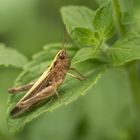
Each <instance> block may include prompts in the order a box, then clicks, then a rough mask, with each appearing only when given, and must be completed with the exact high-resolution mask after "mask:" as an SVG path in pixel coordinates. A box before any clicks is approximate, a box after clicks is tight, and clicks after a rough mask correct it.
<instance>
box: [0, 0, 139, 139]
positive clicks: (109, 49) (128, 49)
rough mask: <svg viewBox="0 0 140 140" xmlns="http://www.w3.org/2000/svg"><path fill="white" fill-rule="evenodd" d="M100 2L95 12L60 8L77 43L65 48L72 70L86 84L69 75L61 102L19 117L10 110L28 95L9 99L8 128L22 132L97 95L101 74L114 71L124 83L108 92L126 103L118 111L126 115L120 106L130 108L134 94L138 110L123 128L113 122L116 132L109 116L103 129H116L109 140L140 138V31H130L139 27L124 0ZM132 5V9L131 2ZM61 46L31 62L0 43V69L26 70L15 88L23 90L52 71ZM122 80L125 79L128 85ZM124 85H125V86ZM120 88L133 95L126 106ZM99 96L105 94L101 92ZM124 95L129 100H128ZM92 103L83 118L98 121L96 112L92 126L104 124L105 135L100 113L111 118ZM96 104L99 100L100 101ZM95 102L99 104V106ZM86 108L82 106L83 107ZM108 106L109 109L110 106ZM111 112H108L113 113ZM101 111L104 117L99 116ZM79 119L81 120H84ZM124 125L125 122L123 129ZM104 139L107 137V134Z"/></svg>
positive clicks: (56, 100)
mask: <svg viewBox="0 0 140 140" xmlns="http://www.w3.org/2000/svg"><path fill="white" fill-rule="evenodd" d="M99 3H102V4H101V5H100V6H99V8H97V9H96V10H95V11H93V10H92V9H89V8H88V7H85V6H64V7H62V8H61V15H62V20H63V22H64V25H65V26H66V29H67V31H68V33H69V35H70V37H71V39H72V41H73V42H74V43H70V44H65V48H66V50H67V51H68V53H69V55H70V57H71V59H72V67H75V68H76V69H78V71H80V72H81V73H82V74H83V75H85V76H86V80H84V81H77V80H76V79H72V78H70V77H69V76H66V79H65V81H64V83H63V85H62V86H61V87H60V88H59V89H58V92H59V94H60V98H57V97H56V96H54V97H52V98H51V99H48V101H46V102H45V103H44V104H42V105H40V106H37V107H36V108H33V109H32V110H29V111H28V112H26V113H24V114H23V115H21V116H19V117H17V118H13V117H11V116H10V115H9V111H10V110H11V109H12V108H13V106H14V105H15V104H16V103H17V101H19V99H20V98H21V97H22V96H23V95H24V94H25V93H21V94H19V95H18V94H15V95H10V97H9V100H8V106H9V108H8V119H7V120H8V128H9V130H10V131H11V132H12V133H18V132H19V131H20V130H22V129H23V127H24V126H25V125H26V124H27V123H28V122H30V121H32V120H33V119H35V118H37V117H38V116H40V115H41V114H44V113H45V112H47V113H48V114H47V115H49V114H50V112H52V111H53V110H54V109H56V108H58V107H60V106H62V105H67V104H69V103H71V102H73V101H74V100H75V99H77V98H79V97H80V96H81V95H85V94H86V93H90V92H92V91H94V90H95V93H96V86H98V84H97V85H96V84H95V83H98V80H99V79H100V77H101V75H103V77H106V71H107V72H108V71H109V72H110V73H111V74H109V73H108V75H109V76H110V77H113V78H112V79H114V80H116V81H117V82H116V83H117V85H119V86H118V88H116V87H117V85H116V87H114V88H112V89H111V90H110V91H107V92H108V94H109V93H111V92H113V93H114V94H113V97H114V98H115V97H116V96H117V95H115V94H117V93H118V94H119V96H118V97H119V98H120V102H121V105H122V106H123V107H121V105H120V107H119V109H118V108H117V107H116V108H117V109H118V112H120V111H121V108H125V110H127V109H126V106H128V104H132V103H130V102H131V101H128V100H129V99H128V98H131V97H129V96H130V95H129V94H130V93H131V94H132V96H133V100H134V102H135V104H136V106H135V108H136V109H135V110H136V112H135V111H132V112H133V113H134V114H135V115H134V117H132V116H131V115H130V114H131V113H130V112H131V109H130V110H129V111H128V110H127V111H128V112H129V113H130V114H129V113H128V114H129V115H128V114H127V113H124V114H125V116H127V115H128V118H129V119H128V122H125V121H124V122H123V121H122V120H121V121H120V122H119V126H117V121H116V123H115V124H114V127H115V128H116V130H115V128H112V127H113V122H111V121H110V120H109V119H108V118H106V121H104V123H105V124H104V125H108V129H107V130H109V132H110V131H111V132H110V133H109V134H108V136H107V139H115V138H118V139H131V138H132V139H133V137H136V136H137V137H140V136H139V134H137V132H136V133H135V132H134V130H135V129H137V131H138V130H139V127H138V126H133V125H132V124H133V123H134V122H135V123H138V122H139V121H138V119H137V118H139V112H140V107H139V106H140V104H139V99H140V98H139V95H138V94H139V93H138V92H139V91H140V88H139V78H138V72H137V66H138V64H139V63H138V60H139V59H140V34H139V32H137V30H132V28H130V26H131V27H132V26H134V25H135V23H134V22H132V20H133V18H131V16H130V15H129V14H130V11H129V10H128V9H124V7H121V6H122V5H123V4H125V2H124V3H123V4H122V3H120V2H119V1H118V0H110V1H108V2H104V3H103V2H102V1H101V0H99ZM126 3H127V2H126ZM127 4H128V3H127ZM128 5H129V6H130V4H128ZM126 16H127V17H128V18H127V17H126ZM128 25H129V26H128ZM61 48H62V44H61V43H56V44H55V43H54V44H49V45H46V46H45V47H44V48H43V50H42V51H40V52H38V53H36V54H35V55H33V57H32V60H31V61H29V62H27V59H26V58H25V57H24V56H23V55H21V54H19V53H18V52H17V51H15V50H11V49H10V48H6V47H3V46H2V45H1V46H0V58H1V60H2V61H0V65H5V66H9V65H12V66H13V67H15V68H23V70H22V72H21V73H20V74H19V76H18V77H17V78H16V80H15V86H20V85H23V84H26V83H29V82H30V81H32V80H35V79H37V78H38V77H39V76H40V75H41V74H42V73H43V72H44V71H45V70H46V69H47V68H48V66H49V65H50V64H51V62H52V60H53V58H54V57H55V55H56V54H57V52H58V51H59V50H60V49H61ZM5 54H6V55H5ZM9 54H10V55H11V58H10V59H7V56H8V55H9ZM3 60H5V61H3ZM17 60H18V61H17ZM24 64H25V65H24ZM22 66H23V67H22ZM114 71H115V72H116V71H117V72H118V73H120V75H122V76H120V77H119V74H116V73H115V74H114ZM112 73H113V74H112ZM118 77H119V78H118ZM122 77H124V82H123V78H122ZM117 78H118V79H119V80H121V82H120V83H121V84H120V83H119V80H118V79H117ZM107 79H108V77H107ZM101 81H102V78H101V79H100V80H99V88H98V89H100V88H102V87H103V89H104V90H102V89H101V90H102V92H101V93H103V92H104V91H105V90H106V88H105V87H107V86H108V85H106V86H104V85H105V84H106V83H105V82H103V85H100V82H101ZM107 81H108V83H107V84H109V85H111V86H112V87H113V86H114V85H113V84H112V82H113V81H112V82H110V80H107ZM121 85H123V87H122V86H121ZM107 89H108V87H107ZM121 89H122V91H124V92H126V93H128V95H127V94H123V95H122V96H123V98H125V101H124V102H123V99H122V97H121V94H120V93H121ZM97 91H98V90H97ZM97 93H98V94H100V92H99V91H98V92H97ZM124 95H125V96H127V97H125V96H124ZM88 96H89V97H90V96H91V94H89V95H87V96H84V97H85V98H88ZM98 96H99V95H98ZM102 96H104V95H102ZM110 96H111V94H110V95H109V97H110ZM113 97H111V99H112V100H113V99H114V98H113ZM97 99H98V97H97ZM87 100H88V101H90V100H91V102H93V101H94V99H93V95H92V98H90V99H89V98H88V99H87ZM107 100H109V99H107ZM107 100H106V102H107ZM88 101H87V102H86V103H85V104H86V107H87V108H86V110H84V109H83V110H82V111H83V114H85V115H87V116H88V117H89V118H90V119H91V118H94V117H93V116H92V115H91V112H93V113H92V114H94V115H95V116H96V118H97V119H95V120H96V121H97V122H96V121H95V122H93V120H92V119H91V120H90V119H89V120H90V123H91V126H90V127H91V128H94V127H93V126H94V124H95V126H97V128H98V127H99V126H100V127H99V129H100V132H102V133H105V134H106V133H107V132H106V130H101V126H103V124H100V123H99V122H102V121H101V120H102V119H101V120H100V117H99V115H100V116H103V114H104V115H106V114H105V113H103V112H102V110H101V112H102V113H99V112H98V111H97V112H95V113H94V111H93V110H92V109H91V108H92V107H93V108H95V107H96V104H94V103H93V104H92V107H91V102H89V104H88ZM115 101H116V100H115ZM117 101H119V100H117ZM76 102H78V101H76ZM94 102H96V100H95V101H94ZM96 103H97V104H98V102H96ZM79 104H80V103H79ZM103 104H106V105H107V103H105V100H104V101H103ZM116 104H117V103H116ZM80 105H81V104H80ZM81 106H82V107H83V106H84V105H81ZM108 106H109V107H110V105H108ZM63 108H64V107H63ZM83 108H84V107H83ZM130 108H131V107H130ZM107 112H108V113H109V111H107ZM112 112H113V110H112ZM122 112H123V111H122ZM96 113H97V114H98V113H99V114H98V115H96ZM68 114H69V113H68ZM112 114H113V113H112ZM114 114H115V112H114ZM116 114H117V113H116ZM116 114H115V115H114V116H113V115H112V117H114V118H116V116H117V115H116ZM122 114H123V113H122ZM126 114H127V115H126ZM56 115H57V114H56ZM106 116H107V115H106ZM98 117H99V118H98ZM108 117H109V116H108ZM46 118H47V116H46ZM77 118H78V119H79V120H80V117H79V116H78V117H77ZM77 118H73V119H72V125H73V126H74V122H75V119H77ZM106 122H108V124H106ZM82 123H83V121H82ZM82 123H81V124H82ZM96 123H97V124H96ZM121 123H122V124H123V126H122V127H121ZM75 125H76V124H75ZM63 127H64V126H63ZM84 127H86V125H84ZM29 129H30V127H29ZM64 129H66V128H64ZM71 131H72V130H71ZM113 131H114V132H116V131H117V132H116V133H117V134H116V135H117V136H115V134H114V136H112V134H113V133H114V132H113ZM120 131H121V132H120ZM39 133H40V132H39ZM86 133H87V132H86ZM94 133H96V132H94ZM111 133H112V134H111ZM71 135H72V134H71ZM97 135H98V134H97ZM77 137H78V136H77ZM77 137H76V134H75V137H74V139H76V138H77ZM102 137H104V136H103V135H102ZM102 137H99V135H98V136H97V137H95V139H102ZM86 138H87V139H92V138H93V137H92V132H89V133H88V134H87V135H86ZM60 139H61V138H60Z"/></svg>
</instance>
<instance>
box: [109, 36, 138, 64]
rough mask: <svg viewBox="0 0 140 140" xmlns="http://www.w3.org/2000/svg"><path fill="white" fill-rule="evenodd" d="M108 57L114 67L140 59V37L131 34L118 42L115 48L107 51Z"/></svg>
mask: <svg viewBox="0 0 140 140" xmlns="http://www.w3.org/2000/svg"><path fill="white" fill-rule="evenodd" d="M107 55H108V57H109V60H110V63H111V64H112V65H114V66H120V65H124V64H125V63H127V62H130V61H133V60H137V59H140V35H139V34H131V35H128V36H126V37H124V38H123V39H120V40H118V41H117V42H116V43H115V44H114V46H113V47H110V48H108V49H107Z"/></svg>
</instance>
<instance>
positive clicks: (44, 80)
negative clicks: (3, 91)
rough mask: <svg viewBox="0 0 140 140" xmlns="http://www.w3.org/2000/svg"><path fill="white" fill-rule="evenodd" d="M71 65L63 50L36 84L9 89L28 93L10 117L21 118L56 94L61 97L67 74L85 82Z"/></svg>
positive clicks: (9, 90)
mask: <svg viewBox="0 0 140 140" xmlns="http://www.w3.org/2000/svg"><path fill="white" fill-rule="evenodd" d="M70 64H71V60H70V57H69V56H68V54H67V52H66V51H65V50H64V49H62V50H60V51H59V52H58V53H57V55H56V56H55V58H54V60H53V62H52V64H51V65H50V67H49V68H48V69H47V70H46V71H45V72H44V73H43V74H42V75H41V76H40V78H39V79H38V80H37V81H36V82H31V83H29V84H27V85H24V86H21V87H15V88H10V89H8V92H9V93H11V94H15V93H18V92H21V91H28V92H27V93H26V94H25V95H24V96H23V97H22V98H21V99H20V100H19V101H18V103H17V104H16V105H15V107H14V108H13V109H12V110H11V112H10V115H11V116H13V117H16V116H19V115H20V114H22V113H24V112H26V111H27V110H28V109H30V108H32V107H34V106H35V105H36V104H38V103H40V102H42V101H44V100H45V101H46V99H48V98H49V97H52V96H53V95H55V94H56V95H57V96H58V97H59V94H58V92H57V89H58V88H59V86H60V85H61V84H62V83H63V81H64V79H65V76H66V74H68V75H70V76H72V77H74V78H76V79H78V80H84V79H85V77H84V76H82V75H81V74H80V73H79V72H78V71H77V70H76V69H74V68H71V67H70ZM68 70H74V71H75V72H77V74H79V76H80V77H77V76H75V75H73V74H70V73H68Z"/></svg>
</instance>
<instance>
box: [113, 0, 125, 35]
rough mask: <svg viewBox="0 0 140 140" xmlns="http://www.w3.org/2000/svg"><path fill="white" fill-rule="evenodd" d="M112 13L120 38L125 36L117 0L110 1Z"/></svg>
mask: <svg viewBox="0 0 140 140" xmlns="http://www.w3.org/2000/svg"><path fill="white" fill-rule="evenodd" d="M112 5H113V12H114V16H113V17H114V20H115V23H116V27H117V29H118V31H119V35H120V36H124V35H125V34H126V28H125V25H123V24H122V21H121V20H122V14H121V7H120V2H119V0H112Z"/></svg>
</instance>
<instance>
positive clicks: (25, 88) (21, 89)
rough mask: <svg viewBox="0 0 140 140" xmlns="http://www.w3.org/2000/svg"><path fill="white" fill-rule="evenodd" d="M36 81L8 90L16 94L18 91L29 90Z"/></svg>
mask: <svg viewBox="0 0 140 140" xmlns="http://www.w3.org/2000/svg"><path fill="white" fill-rule="evenodd" d="M34 83H35V82H34V81H33V82H31V83H29V84H27V85H23V86H20V87H13V88H9V89H8V92H9V93H11V94H15V93H18V92H22V91H28V90H29V89H30V88H31V87H32V86H33V85H34Z"/></svg>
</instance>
